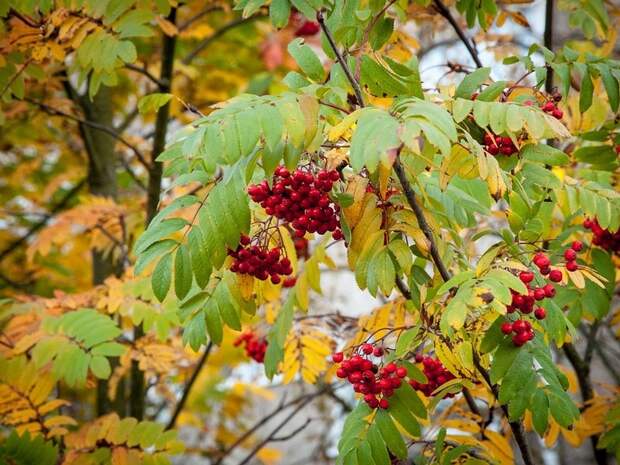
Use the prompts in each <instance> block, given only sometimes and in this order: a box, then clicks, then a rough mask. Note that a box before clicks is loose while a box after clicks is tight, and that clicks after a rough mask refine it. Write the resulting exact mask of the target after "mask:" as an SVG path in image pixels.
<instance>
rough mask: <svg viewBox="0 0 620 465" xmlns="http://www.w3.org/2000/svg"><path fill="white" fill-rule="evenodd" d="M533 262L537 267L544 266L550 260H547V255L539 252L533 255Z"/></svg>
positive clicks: (549, 262)
mask: <svg viewBox="0 0 620 465" xmlns="http://www.w3.org/2000/svg"><path fill="white" fill-rule="evenodd" d="M534 264H535V265H536V266H537V267H538V268H545V267H547V266H549V265H550V264H551V260H549V257H547V256H546V255H545V254H543V253H540V252H539V253H537V254H536V255H534Z"/></svg>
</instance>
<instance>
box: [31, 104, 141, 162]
mask: <svg viewBox="0 0 620 465" xmlns="http://www.w3.org/2000/svg"><path fill="white" fill-rule="evenodd" d="M23 100H24V101H25V102H28V103H32V104H33V105H36V106H38V107H39V108H41V110H43V111H44V112H46V113H48V114H50V115H53V116H62V117H64V118H67V119H70V120H72V121H75V122H77V123H80V124H83V125H84V126H88V127H91V128H93V129H98V130H99V131H102V132H105V133H106V134H108V135H110V136H112V137H113V138H114V139H116V140H117V141H119V142H120V143H121V144H123V145H124V146H125V147H127V148H129V149H130V150H131V151H132V152H133V153H134V154H135V156H136V158H137V159H138V161H139V162H140V163H141V164H142V165H143V166H144V167H145V168H147V169H148V168H149V164H148V162H147V161H146V159H145V158H144V155H142V152H141V151H140V150H139V149H138V148H137V147H136V146H135V145H133V144H132V143H131V142H129V141H127V139H125V138H124V137H123V136H122V135H121V134H120V133H118V132H117V131H116V130H114V129H113V128H110V127H108V126H106V125H105V124H100V123H97V122H96V121H90V120H87V119H84V118H80V117H78V116H75V115H72V114H70V113H65V112H64V111H61V110H58V109H56V108H53V107H51V106H49V105H47V104H45V103H43V102H38V101H36V100H33V99H31V98H28V97H24V98H23Z"/></svg>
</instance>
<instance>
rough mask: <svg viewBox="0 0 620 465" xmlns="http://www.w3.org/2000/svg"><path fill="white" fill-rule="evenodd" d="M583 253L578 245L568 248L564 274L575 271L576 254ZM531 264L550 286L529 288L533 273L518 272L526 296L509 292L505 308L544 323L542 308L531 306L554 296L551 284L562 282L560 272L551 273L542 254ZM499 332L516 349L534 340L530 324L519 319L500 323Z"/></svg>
mask: <svg viewBox="0 0 620 465" xmlns="http://www.w3.org/2000/svg"><path fill="white" fill-rule="evenodd" d="M582 249H583V244H582V243H581V242H580V241H574V242H573V243H572V244H571V246H570V247H569V248H567V249H566V250H565V251H564V259H565V260H566V264H565V265H566V269H567V270H569V271H575V270H576V269H577V267H578V266H577V262H576V259H577V252H579V251H581V250H582ZM532 262H533V263H534V265H535V266H536V267H537V268H538V272H539V273H540V274H541V275H542V276H543V277H546V279H548V280H549V281H550V282H548V283H546V284H544V285H543V286H534V285H532V283H533V282H534V279H535V277H536V276H535V274H534V272H533V271H531V270H526V271H521V272H520V273H519V279H520V280H521V282H522V283H523V284H525V287H526V288H527V294H520V293H518V292H516V291H514V290H512V289H511V290H510V292H511V293H512V302H511V303H510V305H508V306H507V307H506V311H507V312H508V313H515V312H517V311H518V312H520V313H521V314H522V315H529V314H530V313H532V312H533V313H534V317H535V318H536V319H537V320H544V319H545V318H546V317H547V311H546V310H545V309H544V307H541V306H536V308H534V306H535V304H536V302H540V301H542V300H544V299H548V298H552V297H554V296H555V292H556V290H555V287H554V285H553V283H559V282H560V281H562V272H561V271H560V270H559V269H551V260H550V259H549V257H548V256H547V255H546V254H545V253H543V252H538V253H536V254H535V255H534V259H533V260H532ZM501 330H502V332H503V333H504V334H506V335H509V334H512V335H513V336H512V342H513V343H514V345H516V346H517V347H521V346H522V345H524V344H525V343H526V342H528V341H531V340H532V339H534V331H533V330H532V325H531V323H530V322H529V321H527V320H524V319H523V318H519V319H517V320H515V321H513V322H510V321H506V322H504V323H502V325H501Z"/></svg>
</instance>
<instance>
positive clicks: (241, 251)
mask: <svg viewBox="0 0 620 465" xmlns="http://www.w3.org/2000/svg"><path fill="white" fill-rule="evenodd" d="M251 242H252V240H251V239H250V237H249V236H246V235H242V236H241V239H240V241H239V246H238V247H237V249H236V250H229V251H228V255H230V256H231V257H233V258H234V261H233V264H232V266H231V267H230V270H231V271H233V272H235V273H239V274H249V275H250V276H254V277H255V278H258V279H260V280H262V281H265V280H266V279H268V278H269V277H271V282H272V283H273V284H279V283H280V282H281V281H282V276H288V275H290V274H291V273H292V272H293V268H292V267H291V262H290V260H289V259H288V258H286V257H283V256H282V253H281V250H280V247H274V248H272V249H269V248H267V247H261V246H260V245H252V244H251ZM293 279H294V278H293ZM293 284H294V282H293Z"/></svg>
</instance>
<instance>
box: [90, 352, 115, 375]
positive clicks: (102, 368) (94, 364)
mask: <svg viewBox="0 0 620 465" xmlns="http://www.w3.org/2000/svg"><path fill="white" fill-rule="evenodd" d="M90 371H92V372H93V374H94V375H95V376H96V377H97V378H99V379H108V378H109V377H110V374H111V373H112V368H111V367H110V362H108V359H107V358H105V357H103V356H101V355H97V356H95V357H93V358H91V360H90Z"/></svg>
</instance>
